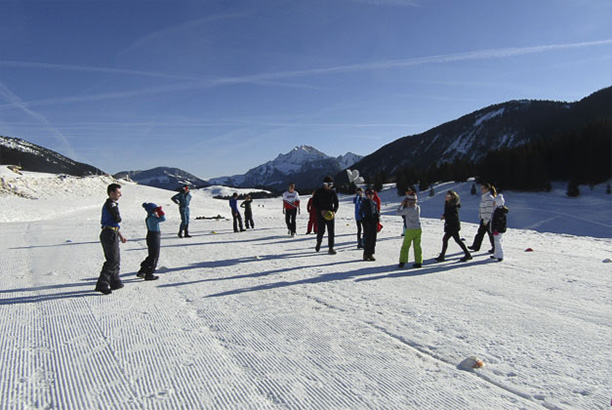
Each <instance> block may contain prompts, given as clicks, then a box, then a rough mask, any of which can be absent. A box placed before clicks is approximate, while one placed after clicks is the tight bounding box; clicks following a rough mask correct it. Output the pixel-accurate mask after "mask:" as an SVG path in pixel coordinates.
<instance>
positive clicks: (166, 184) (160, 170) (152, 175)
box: [114, 167, 208, 190]
mask: <svg viewBox="0 0 612 410" xmlns="http://www.w3.org/2000/svg"><path fill="white" fill-rule="evenodd" d="M114 176H115V178H121V179H129V180H132V181H134V182H138V183H139V184H143V185H149V186H154V187H156V188H163V189H170V190H176V189H178V188H181V187H182V186H184V185H189V186H191V187H195V188H199V187H205V186H207V185H208V183H207V182H206V181H204V180H202V179H200V178H198V177H196V176H195V175H192V174H190V173H189V172H187V171H183V170H182V169H179V168H169V167H157V168H153V169H148V170H144V171H122V172H119V173H117V174H115V175H114Z"/></svg>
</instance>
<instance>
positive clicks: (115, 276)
mask: <svg viewBox="0 0 612 410" xmlns="http://www.w3.org/2000/svg"><path fill="white" fill-rule="evenodd" d="M106 193H107V194H108V198H107V199H106V202H104V205H103V206H102V217H101V220H100V224H101V225H102V232H100V243H101V244H102V249H104V258H105V261H104V265H103V266H102V271H101V272H100V277H99V278H98V282H97V284H96V289H95V290H96V291H97V292H100V293H102V294H104V295H110V294H111V293H112V291H113V290H117V289H121V288H122V287H123V283H122V282H121V278H120V277H119V266H120V264H121V254H120V251H119V242H122V243H125V242H127V239H126V238H125V237H124V236H123V235H122V234H121V231H120V230H119V229H120V228H121V226H120V225H119V223H120V222H121V214H120V213H119V204H118V201H119V198H121V185H119V184H110V185H109V186H108V187H107V188H106Z"/></svg>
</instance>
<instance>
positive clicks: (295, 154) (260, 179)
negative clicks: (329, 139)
mask: <svg viewBox="0 0 612 410" xmlns="http://www.w3.org/2000/svg"><path fill="white" fill-rule="evenodd" d="M361 158H363V157H362V156H360V155H357V154H353V153H352V152H348V153H346V154H345V155H341V156H338V157H330V156H328V155H326V154H324V153H322V152H321V151H319V150H317V149H315V148H313V147H310V146H308V145H302V146H300V147H295V148H294V149H292V150H291V151H290V152H288V153H286V154H279V155H278V157H276V158H275V159H274V160H272V161H268V162H266V163H265V164H262V165H260V166H258V167H255V168H253V169H250V170H249V171H248V172H247V173H246V174H243V175H234V176H230V177H219V178H212V179H210V181H209V182H210V183H211V184H221V185H231V186H237V187H259V186H264V187H269V188H271V189H276V190H282V189H284V188H285V187H286V186H287V184H288V183H289V182H295V183H296V185H297V188H298V189H307V188H315V187H317V186H319V185H320V183H321V181H322V180H323V178H324V177H325V175H335V174H336V173H338V172H340V171H341V170H343V169H345V168H348V167H350V166H351V165H353V164H354V163H355V162H357V161H359V160H361Z"/></svg>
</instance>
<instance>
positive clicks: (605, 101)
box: [338, 87, 612, 179]
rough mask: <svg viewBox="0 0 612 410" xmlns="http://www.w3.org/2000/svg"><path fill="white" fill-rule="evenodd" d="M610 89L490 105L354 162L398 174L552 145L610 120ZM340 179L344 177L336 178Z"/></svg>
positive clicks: (365, 171)
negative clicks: (566, 97) (569, 99)
mask: <svg viewBox="0 0 612 410" xmlns="http://www.w3.org/2000/svg"><path fill="white" fill-rule="evenodd" d="M611 113H612V87H608V88H605V89H603V90H600V91H597V92H595V93H593V94H591V95H590V96H588V97H585V98H583V99H582V100H580V101H577V102H559V101H539V100H516V101H508V102H505V103H501V104H496V105H491V106H489V107H486V108H483V109H481V110H478V111H475V112H473V113H471V114H467V115H464V116H462V117H461V118H458V119H456V120H453V121H450V122H447V123H445V124H442V125H439V126H437V127H435V128H432V129H430V130H429V131H426V132H424V133H422V134H418V135H410V136H406V137H403V138H400V139H397V140H395V141H393V142H391V143H389V144H387V145H385V146H383V147H381V148H380V149H378V150H377V151H375V152H373V153H371V154H369V155H367V156H366V157H364V158H363V159H362V160H361V161H360V162H359V163H357V164H355V168H356V169H358V170H359V171H360V172H361V174H362V175H365V176H368V177H373V176H375V175H377V174H384V175H388V176H392V175H396V174H397V173H398V171H399V170H401V169H403V168H405V167H407V166H410V167H411V168H414V169H428V168H429V167H430V166H432V165H438V166H440V165H441V164H443V163H452V162H454V161H458V160H463V161H467V162H472V163H479V162H480V161H482V160H483V159H484V158H485V157H486V156H487V154H488V153H489V152H491V151H494V150H500V149H504V148H515V147H518V146H523V145H526V144H528V143H535V142H538V141H551V140H553V139H554V138H558V137H559V136H560V135H563V134H564V133H570V132H577V131H580V130H583V129H584V128H585V127H586V126H588V125H591V124H595V123H598V122H602V121H603V122H606V121H607V122H608V123H609V121H610V119H611V117H612V115H611ZM338 177H339V178H342V177H344V179H346V177H345V175H344V173H342V174H338Z"/></svg>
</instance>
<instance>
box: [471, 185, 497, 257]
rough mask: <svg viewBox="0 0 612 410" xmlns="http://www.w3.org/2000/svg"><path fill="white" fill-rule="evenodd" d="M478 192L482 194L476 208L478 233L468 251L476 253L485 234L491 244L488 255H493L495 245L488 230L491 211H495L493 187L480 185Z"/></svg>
mask: <svg viewBox="0 0 612 410" xmlns="http://www.w3.org/2000/svg"><path fill="white" fill-rule="evenodd" d="M480 192H481V193H482V197H481V198H480V205H479V206H478V218H479V219H480V226H479V227H478V232H476V236H475V237H474V242H472V245H471V246H468V249H470V250H472V251H474V252H478V251H479V250H480V245H482V239H483V238H484V235H485V233H486V234H487V235H488V236H489V241H490V242H491V249H490V250H489V253H493V252H494V250H495V243H494V242H493V233H492V232H491V229H490V223H491V218H492V217H493V211H494V210H495V195H496V191H495V187H493V186H491V185H490V184H482V185H481V186H480Z"/></svg>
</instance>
